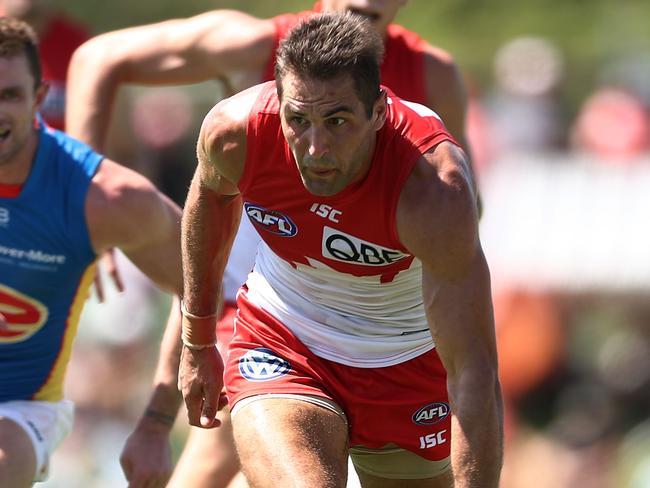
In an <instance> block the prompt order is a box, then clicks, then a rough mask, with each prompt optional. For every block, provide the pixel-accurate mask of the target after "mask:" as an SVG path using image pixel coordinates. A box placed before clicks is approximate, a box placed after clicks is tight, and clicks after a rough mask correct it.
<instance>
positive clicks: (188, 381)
mask: <svg viewBox="0 0 650 488" xmlns="http://www.w3.org/2000/svg"><path fill="white" fill-rule="evenodd" d="M222 388H223V360H222V359H221V355H220V354H219V352H218V351H217V348H216V347H208V348H205V349H200V350H195V349H189V348H187V347H185V346H184V347H183V351H182V353H181V363H180V369H179V373H178V389H179V390H180V391H181V393H182V394H183V399H184V400H185V406H186V408H187V418H188V420H189V422H190V425H194V426H196V427H202V428H204V429H211V428H213V427H219V425H221V422H220V421H219V420H218V419H217V411H218V410H219V406H220V404H219V403H220V402H219V398H220V395H221V390H222Z"/></svg>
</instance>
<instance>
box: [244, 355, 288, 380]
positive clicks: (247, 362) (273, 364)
mask: <svg viewBox="0 0 650 488" xmlns="http://www.w3.org/2000/svg"><path fill="white" fill-rule="evenodd" d="M289 371H291V364H289V362H288V361H286V360H285V359H282V358H281V357H279V356H278V355H276V354H275V353H274V352H273V351H272V350H271V349H267V348H265V347H258V348H257V349H252V350H250V351H248V352H247V353H246V354H244V355H243V356H242V357H241V359H240V360H239V372H240V373H241V375H242V376H243V377H244V378H246V379H247V380H248V381H270V380H274V379H276V378H279V377H280V376H284V375H285V374H287V373H288V372H289Z"/></svg>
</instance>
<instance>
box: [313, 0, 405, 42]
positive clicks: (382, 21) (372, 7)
mask: <svg viewBox="0 0 650 488" xmlns="http://www.w3.org/2000/svg"><path fill="white" fill-rule="evenodd" d="M407 1H408V0H322V2H321V4H322V5H323V10H324V11H325V12H331V11H337V12H345V11H350V12H353V13H356V14H359V15H362V16H364V17H366V18H367V19H368V20H370V21H371V22H372V24H373V25H374V26H375V28H376V29H377V30H378V32H379V33H381V34H383V33H384V32H386V27H387V26H388V24H390V23H391V22H392V21H393V20H394V19H395V16H396V15H397V11H398V10H399V9H400V8H401V7H403V6H404V5H406V3H407Z"/></svg>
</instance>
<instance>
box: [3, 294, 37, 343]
mask: <svg viewBox="0 0 650 488" xmlns="http://www.w3.org/2000/svg"><path fill="white" fill-rule="evenodd" d="M0 313H1V314H2V315H3V316H4V317H5V319H6V321H7V322H8V323H9V327H7V328H6V329H2V328H0V343H3V342H4V343H7V342H21V341H24V340H26V339H29V338H30V337H31V336H33V335H34V334H36V332H38V331H39V330H41V327H43V325H44V324H45V322H46V321H47V317H48V315H49V314H48V311H47V307H46V306H45V305H43V304H42V303H40V302H38V301H36V300H34V299H33V298H30V297H28V296H27V295H23V294H22V293H20V292H19V291H17V290H14V289H13V288H9V287H7V286H3V285H0Z"/></svg>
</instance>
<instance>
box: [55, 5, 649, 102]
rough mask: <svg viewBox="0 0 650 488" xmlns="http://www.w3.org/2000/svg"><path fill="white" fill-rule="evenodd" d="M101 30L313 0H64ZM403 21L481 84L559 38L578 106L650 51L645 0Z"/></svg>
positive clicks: (405, 15) (409, 12)
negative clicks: (505, 57)
mask: <svg viewBox="0 0 650 488" xmlns="http://www.w3.org/2000/svg"><path fill="white" fill-rule="evenodd" d="M58 1H59V4H60V5H61V6H62V7H63V8H64V9H66V10H67V11H68V12H69V13H71V14H72V15H73V16H75V17H77V18H79V19H80V20H84V21H86V22H88V23H89V24H90V25H91V26H92V28H94V29H95V32H96V33H100V32H104V31H107V30H113V29H117V28H122V27H127V26H132V25H138V24H142V23H149V22H154V21H159V20H164V19H169V18H174V17H186V16H190V15H194V14H197V13H200V12H204V11H206V10H210V9H216V8H231V9H238V10H243V11H246V12H249V13H252V14H254V15H257V16H260V17H268V16H273V15H277V14H279V13H283V12H288V11H300V10H305V9H308V8H310V7H311V6H312V5H313V2H311V1H309V0H283V1H269V0H239V1H235V0H182V1H179V0H157V1H152V0H137V1H134V0H103V1H102V0H58ZM397 21H398V22H399V23H401V24H403V25H404V26H406V27H408V28H410V29H412V30H414V31H416V32H418V33H419V34H420V35H421V36H422V37H424V38H425V39H427V40H428V41H430V42H431V43H433V44H436V45H439V46H441V47H443V48H445V49H447V50H448V51H450V52H451V53H453V54H454V56H455V57H456V59H457V61H458V62H459V64H460V66H461V67H462V68H463V70H464V72H465V73H466V74H467V75H468V76H469V77H470V79H472V80H473V81H474V82H475V83H476V85H477V86H479V87H486V86H489V85H490V84H491V81H492V61H493V59H494V54H495V52H496V51H497V49H498V48H499V46H501V45H502V44H503V43H504V42H506V41H507V40H509V39H511V38H513V37H516V36H521V35H535V36H543V37H547V38H549V39H551V40H553V41H554V42H555V43H556V44H557V45H558V47H559V48H560V49H561V50H562V52H563V53H564V55H565V59H566V75H565V84H564V87H565V88H564V90H565V93H563V96H564V97H565V98H566V102H567V109H568V110H570V111H573V110H574V109H575V108H576V107H577V105H578V104H579V103H580V101H581V100H582V99H583V98H584V96H585V94H586V93H587V92H588V91H590V90H591V88H592V87H593V86H594V85H596V84H597V82H598V79H597V78H598V76H599V74H598V73H599V69H600V67H602V66H603V65H604V64H606V63H608V62H612V61H613V60H616V59H617V58H621V57H624V56H628V55H630V54H632V53H645V54H646V55H649V56H650V2H648V1H645V0H617V1H614V0H518V1H517V0H489V1H485V0H410V2H409V4H408V5H407V7H406V8H403V9H402V10H401V11H400V14H399V16H398V19H397Z"/></svg>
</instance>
